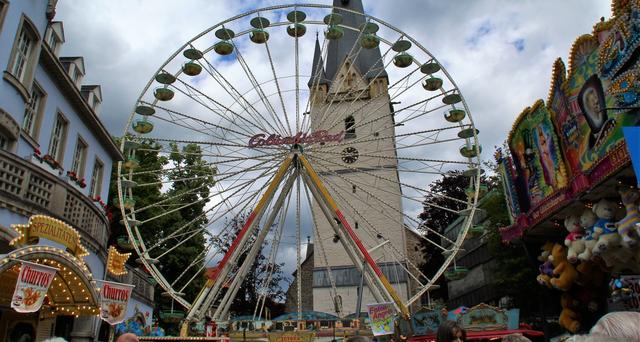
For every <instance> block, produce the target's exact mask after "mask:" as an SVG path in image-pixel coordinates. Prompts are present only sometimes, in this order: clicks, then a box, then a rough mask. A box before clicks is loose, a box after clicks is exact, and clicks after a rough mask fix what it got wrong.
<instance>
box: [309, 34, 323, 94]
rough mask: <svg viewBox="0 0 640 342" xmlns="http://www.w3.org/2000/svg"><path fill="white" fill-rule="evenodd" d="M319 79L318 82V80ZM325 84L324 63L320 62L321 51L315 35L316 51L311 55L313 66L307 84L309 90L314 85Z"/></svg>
mask: <svg viewBox="0 0 640 342" xmlns="http://www.w3.org/2000/svg"><path fill="white" fill-rule="evenodd" d="M318 78H319V80H318ZM319 84H327V75H326V74H325V72H324V61H323V60H322V50H321V49H320V41H319V40H318V34H317V33H316V50H315V52H314V53H313V65H312V66H311V78H310V79H309V83H308V84H307V85H308V86H309V88H311V87H313V86H314V85H319Z"/></svg>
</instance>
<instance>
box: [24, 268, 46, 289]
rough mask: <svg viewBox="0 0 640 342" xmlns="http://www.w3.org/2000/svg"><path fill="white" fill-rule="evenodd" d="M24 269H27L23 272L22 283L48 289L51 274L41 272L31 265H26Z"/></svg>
mask: <svg viewBox="0 0 640 342" xmlns="http://www.w3.org/2000/svg"><path fill="white" fill-rule="evenodd" d="M23 267H24V268H25V269H24V272H22V279H21V280H22V282H24V283H27V284H31V285H36V286H41V287H46V286H47V284H49V283H50V281H49V280H50V279H51V277H52V275H51V274H49V273H46V272H40V271H38V270H36V269H34V268H33V267H31V266H29V265H24V266H23Z"/></svg>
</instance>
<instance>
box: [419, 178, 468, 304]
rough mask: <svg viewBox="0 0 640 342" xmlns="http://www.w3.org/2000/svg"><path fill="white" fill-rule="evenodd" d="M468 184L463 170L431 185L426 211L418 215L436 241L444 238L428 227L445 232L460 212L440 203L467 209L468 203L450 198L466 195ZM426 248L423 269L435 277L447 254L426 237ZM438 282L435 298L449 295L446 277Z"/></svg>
mask: <svg viewBox="0 0 640 342" xmlns="http://www.w3.org/2000/svg"><path fill="white" fill-rule="evenodd" d="M468 186H469V177H467V176H464V175H463V174H462V172H452V173H451V174H449V175H445V176H443V177H442V178H440V179H438V180H436V181H434V182H433V183H431V184H430V185H429V194H428V195H427V196H425V200H424V202H423V203H424V208H423V211H422V213H420V214H419V215H418V218H420V219H421V220H422V221H423V224H421V225H420V227H421V228H422V232H423V233H424V234H425V235H426V236H427V237H429V239H431V240H435V241H436V242H439V241H440V238H439V237H438V236H437V235H436V234H434V233H432V232H430V231H429V230H427V228H426V227H428V228H429V229H430V230H434V231H436V232H438V233H440V234H444V231H445V229H446V228H447V226H449V225H450V224H451V223H453V221H455V220H456V219H457V218H458V215H457V214H455V213H453V212H451V211H448V210H444V209H440V208H439V207H443V208H449V209H453V210H462V209H464V208H465V207H466V204H465V203H461V202H459V201H454V200H451V199H450V198H456V199H465V198H466V194H465V189H466V188H467V187H468ZM447 197H449V198H447ZM422 252H423V253H424V260H425V263H424V264H422V265H421V271H422V273H424V274H425V275H426V276H427V277H431V276H432V275H434V274H435V273H436V272H437V271H438V270H439V269H440V267H441V265H442V263H443V262H444V260H445V256H444V255H443V254H442V249H440V248H439V247H437V246H434V245H433V244H432V243H430V242H428V241H426V240H422ZM436 283H438V284H439V285H440V288H439V289H438V290H434V291H432V292H431V295H432V298H438V297H439V298H442V299H446V298H447V296H448V291H447V285H446V283H445V281H444V279H443V278H442V277H441V278H440V279H438V280H437V282H436Z"/></svg>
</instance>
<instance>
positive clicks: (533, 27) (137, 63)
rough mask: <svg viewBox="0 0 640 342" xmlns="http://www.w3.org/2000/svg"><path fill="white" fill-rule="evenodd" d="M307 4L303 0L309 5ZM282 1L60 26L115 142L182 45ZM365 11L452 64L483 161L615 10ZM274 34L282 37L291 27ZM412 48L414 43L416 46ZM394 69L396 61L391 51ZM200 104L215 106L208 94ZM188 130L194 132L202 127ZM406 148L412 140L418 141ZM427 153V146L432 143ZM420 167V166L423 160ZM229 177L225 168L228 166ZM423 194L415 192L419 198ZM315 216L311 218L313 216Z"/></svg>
mask: <svg viewBox="0 0 640 342" xmlns="http://www.w3.org/2000/svg"><path fill="white" fill-rule="evenodd" d="M310 2H311V1H303V3H310ZM322 3H324V4H330V3H331V2H330V1H323V2H322ZM275 4H278V2H276V1H273V0H269V1H219V0H216V1H212V0H189V1H180V2H177V1H171V0H162V1H159V0H137V1H130V0H112V1H106V0H102V1H82V0H64V1H60V2H59V3H58V8H57V15H56V20H61V21H63V22H64V27H65V36H66V39H67V42H66V43H65V45H64V46H63V49H62V54H61V55H63V56H64V55H81V56H84V57H85V63H86V70H87V76H86V77H85V80H86V83H87V84H89V83H90V84H101V85H102V89H103V95H104V103H103V107H102V114H101V117H102V119H103V121H104V123H105V125H106V126H107V128H108V129H109V131H110V132H111V133H112V134H113V135H121V134H122V132H123V127H124V125H125V123H126V122H127V120H128V118H129V114H130V112H131V109H132V108H133V107H134V104H135V102H136V99H137V98H138V96H139V95H140V93H141V92H142V90H143V89H144V88H145V86H146V84H147V82H149V80H150V79H152V77H153V75H154V74H155V73H156V70H158V68H160V67H161V65H162V64H163V63H164V62H165V61H166V60H167V59H168V58H169V57H170V56H171V55H172V54H173V53H174V52H175V51H177V50H178V49H179V48H180V47H181V46H182V45H183V44H185V43H186V42H188V41H189V40H190V39H192V38H193V37H194V36H196V35H197V34H199V33H200V32H202V31H203V30H204V29H206V28H208V27H211V26H212V25H215V24H216V23H219V22H221V21H223V20H226V19H227V18H230V17H232V16H234V15H236V14H239V13H241V12H242V11H247V10H252V9H255V8H257V7H262V6H270V5H275ZM365 8H366V10H367V11H368V13H369V14H371V15H373V16H375V17H377V18H380V19H382V20H384V21H386V22H388V23H391V24H392V25H395V26H397V27H398V28H399V29H401V30H403V31H404V32H406V33H407V34H408V35H409V36H411V37H413V38H415V39H416V40H417V41H418V42H420V43H421V44H422V45H423V46H424V47H426V48H427V49H428V51H429V52H430V53H432V54H433V55H434V56H435V57H436V58H437V59H438V60H439V61H440V62H441V63H442V64H443V65H444V66H445V67H446V69H447V71H448V72H449V73H450V74H451V76H452V78H453V80H454V81H455V82H456V84H457V86H458V87H459V89H461V91H462V94H463V95H464V96H465V99H466V101H467V103H468V105H469V107H470V109H471V112H472V114H473V117H474V121H475V123H476V126H477V128H479V130H480V141H481V143H482V145H483V146H484V158H485V159H488V158H492V152H493V146H495V145H500V144H501V142H502V141H503V140H504V139H505V137H506V135H507V132H508V130H509V129H510V128H511V125H512V123H513V121H514V119H515V117H516V116H517V115H518V114H519V113H520V112H521V111H522V109H523V108H525V107H527V106H529V105H531V104H533V103H534V102H535V100H536V99H538V98H543V99H546V96H547V91H548V88H549V82H550V77H551V66H552V63H553V61H554V60H555V59H556V58H557V57H563V58H564V59H565V61H566V56H567V55H568V53H569V49H570V47H571V44H572V42H573V41H574V40H575V39H576V38H577V37H578V36H579V35H581V34H585V33H590V32H591V28H592V26H593V24H594V23H596V22H597V21H598V20H599V18H600V17H601V16H607V17H608V16H609V15H610V6H609V3H608V1H601V0H571V1H562V2H558V1H551V0H547V1H513V2H506V1H497V0H483V1H473V2H470V1H464V2H462V1H424V0H405V1H373V0H368V1H367V0H365ZM287 11H288V9H287ZM284 13H285V12H284V11H280V12H277V13H275V14H273V16H272V17H270V19H272V20H278V18H280V19H279V20H282V18H281V17H282V15H283V14H284ZM311 14H314V13H313V11H311V12H309V15H310V16H311ZM229 25H233V24H229ZM233 28H234V29H236V30H241V29H237V28H235V27H233ZM270 30H284V28H283V27H279V28H272V29H270ZM315 30H316V28H315V27H313V26H309V31H308V32H307V35H306V36H305V39H302V40H300V43H301V44H302V45H301V46H302V48H301V49H300V51H301V57H300V63H301V65H302V66H301V70H303V72H304V73H307V74H308V73H309V70H310V69H311V59H312V54H313V43H314V40H313V37H314V35H313V34H314V33H315ZM385 32H387V31H385ZM382 33H383V32H382V31H381V34H382ZM215 41H216V38H215V37H213V35H212V34H211V33H209V34H207V35H205V36H204V37H203V38H201V39H200V40H198V41H196V42H195V43H194V44H195V45H196V47H198V48H201V49H203V48H205V47H207V46H209V45H210V44H213V43H214V42H215ZM292 42H293V41H292V39H291V38H290V37H288V36H286V34H280V35H276V34H272V38H271V39H270V41H269V46H270V49H271V51H270V52H271V54H272V56H273V59H274V61H275V68H276V72H277V73H278V76H283V75H292V72H291V70H293V69H292V68H293V65H294V64H295V61H294V54H293V43H292ZM237 44H240V45H239V48H240V50H242V51H243V57H244V58H245V59H246V60H247V61H248V62H249V63H250V67H251V69H252V72H253V73H254V75H255V77H256V79H257V80H258V81H259V82H262V81H265V80H270V79H272V78H273V75H272V70H271V66H270V64H269V63H268V58H266V57H265V55H266V52H265V50H264V47H263V46H260V45H253V44H252V43H250V42H248V40H238V42H237ZM249 47H250V48H249ZM415 50H416V49H415V48H414V50H412V51H415ZM415 54H416V57H419V58H421V60H422V61H425V60H426V57H425V55H420V53H419V52H415ZM181 62H182V59H180V58H178V59H176V62H174V63H172V64H169V65H168V66H167V67H166V68H167V70H172V71H175V70H177V68H178V67H179V63H181ZM386 62H390V56H389V57H388V58H387V59H386ZM213 65H214V67H216V68H217V69H219V70H221V72H222V73H223V74H224V75H226V77H228V78H229V79H230V81H232V82H233V83H234V85H235V86H236V87H237V90H238V91H239V92H240V93H243V94H244V93H245V92H247V93H246V98H247V100H248V101H249V102H252V105H253V106H254V107H255V108H256V111H257V113H256V114H260V115H265V116H267V115H269V114H268V112H269V110H268V108H266V107H265V106H264V104H263V103H262V102H261V101H259V97H258V96H257V92H255V89H254V86H253V85H252V84H251V82H249V81H248V78H247V77H246V76H245V71H244V70H243V69H242V67H241V65H240V63H238V62H237V61H235V59H232V60H229V59H221V60H216V61H214V62H213ZM171 68H173V69H171ZM286 70H289V71H286ZM387 71H388V72H389V75H390V79H391V83H393V82H395V80H397V79H398V78H399V77H400V71H399V70H397V69H395V68H394V67H393V66H391V67H389V68H388V69H387ZM293 80H294V79H293V78H288V79H283V80H281V83H280V84H279V86H280V87H281V89H282V90H293V89H295V83H294V81H293ZM415 80H417V79H416V78H415V77H414V78H413V79H411V81H415ZM300 82H301V87H302V88H303V90H305V91H304V92H303V93H302V98H301V107H302V108H304V106H305V104H306V83H307V78H306V77H302V78H301V81H300ZM189 84H190V85H193V86H194V87H195V88H197V89H199V90H201V91H202V92H203V93H206V94H216V96H221V95H224V97H226V99H227V100H230V99H233V96H232V95H228V94H226V93H222V92H221V90H220V88H219V86H218V83H217V82H216V81H214V80H213V79H212V78H210V77H204V76H203V77H198V78H196V79H191V80H190V81H189ZM261 87H263V90H264V92H265V93H266V94H267V95H268V96H269V99H270V101H271V103H272V104H273V105H274V108H275V109H276V111H279V112H280V113H281V111H280V104H279V98H278V97H277V96H275V95H274V94H275V92H276V84H275V83H273V82H270V83H265V84H263V85H262V86H261ZM221 93H222V94H221ZM424 94H425V93H424V91H423V90H422V88H421V87H420V86H419V85H417V86H416V87H415V88H414V89H410V91H408V92H407V93H406V94H404V95H403V97H402V98H401V100H402V101H405V102H404V103H405V104H406V103H411V102H410V101H415V99H417V98H420V97H424ZM284 99H285V101H286V102H287V104H288V105H287V111H288V112H289V113H292V112H293V111H294V109H295V106H294V104H295V93H294V92H286V93H284ZM186 100H187V99H186V98H185V97H184V96H182V95H181V94H177V95H176V98H175V101H174V103H176V104H178V105H183V107H184V108H187V109H188V110H189V113H191V114H193V116H195V117H198V118H201V119H204V120H208V121H210V122H212V123H215V124H218V125H220V126H224V127H227V126H231V125H237V126H236V128H237V129H238V130H243V129H247V130H251V129H254V127H252V124H253V123H255V122H256V121H259V120H255V119H253V118H251V119H250V120H249V121H248V122H242V121H241V120H239V119H237V118H235V117H234V116H233V115H231V114H229V113H225V115H229V117H230V118H233V119H232V120H227V119H225V118H222V117H221V116H220V115H218V116H216V114H213V113H212V112H210V111H208V110H206V109H205V108H204V106H202V105H199V104H195V103H191V104H189V103H187V101H186ZM203 101H205V103H207V104H208V105H210V106H213V105H212V104H211V102H208V100H207V99H204V100H203ZM230 102H232V101H230ZM230 102H227V103H230ZM435 105H436V104H429V106H431V107H425V108H424V109H427V108H433V106H435ZM399 106H402V104H401V105H399ZM243 107H246V104H239V103H234V104H231V105H229V108H230V109H232V110H236V111H242V110H243ZM397 108H398V107H397ZM397 108H396V109H397ZM221 110H224V109H221ZM303 110H304V109H303ZM441 112H442V110H438V111H436V112H435V115H434V116H433V118H425V119H424V121H421V124H424V125H440V126H441V125H442V121H443V120H442V117H441ZM406 115H408V114H406ZM436 116H437V117H436ZM405 117H406V116H405ZM230 121H234V122H233V123H232V122H230ZM154 122H156V125H157V127H158V130H157V131H158V132H162V134H164V135H165V136H166V137H173V138H180V139H188V140H204V139H210V140H212V138H211V137H207V135H206V134H204V133H203V134H197V135H196V134H192V135H190V136H188V137H184V136H181V134H182V133H181V132H180V131H178V130H175V129H174V130H172V129H170V128H169V127H170V126H169V125H166V124H162V123H161V122H158V121H154ZM189 124H192V125H195V123H194V122H190V123H189ZM440 126H435V127H440ZM198 128H199V129H201V130H203V131H204V130H207V129H208V130H209V132H210V130H211V129H212V128H211V126H208V127H205V126H203V125H200V126H198ZM403 129H409V131H410V130H411V129H414V128H413V127H406V126H405V127H402V128H398V132H402V131H403ZM216 134H218V133H216ZM214 135H215V134H214ZM227 138H228V137H227ZM232 140H233V139H232ZM234 141H235V142H239V141H241V140H240V136H239V135H236V136H235V140H234ZM409 141H413V142H415V140H409ZM459 145H460V141H456V142H453V143H450V144H443V145H441V146H440V145H439V146H438V150H436V152H437V157H438V159H448V158H451V159H454V158H458V157H457V155H458V152H457V148H458V146H459ZM209 151H211V152H217V151H222V152H224V153H227V154H235V153H238V154H239V153H247V154H249V153H255V151H240V152H238V151H237V149H234V148H229V147H226V148H225V147H222V148H219V149H217V150H214V149H213V148H210V149H209ZM420 151H422V150H421V149H412V150H411V151H410V152H412V153H417V152H420ZM425 151H428V150H427V149H426V148H425ZM407 165H409V163H407ZM411 165H412V166H411V167H413V165H416V164H411ZM220 171H221V172H224V171H225V170H224V167H223V166H221V170H220ZM256 174H257V173H256ZM412 177H413V178H405V179H403V180H406V181H407V182H411V184H417V183H414V182H418V181H420V184H422V186H426V184H427V183H428V182H425V180H429V179H432V178H427V176H422V177H423V178H422V179H418V178H417V177H418V176H412ZM229 184H231V183H229ZM254 189H255V187H254ZM415 195H416V194H415V193H412V196H415ZM221 200H222V198H221V197H220V196H216V197H215V203H218V202H219V201H221ZM210 205H213V203H212V204H210ZM417 210H419V208H417V207H415V206H414V207H412V208H410V209H407V211H408V212H409V215H412V216H414V215H415V213H416V212H417ZM306 219H307V220H309V218H306ZM287 222H293V218H292V217H291V213H289V214H288V219H287ZM288 225H289V224H288ZM306 235H307V233H306V232H305V233H303V240H304V236H306ZM281 253H282V259H281V260H287V261H291V260H292V259H295V249H291V247H290V246H289V247H287V248H285V249H283V250H282V251H281ZM290 271H292V269H291V268H289V267H287V268H286V272H287V273H290Z"/></svg>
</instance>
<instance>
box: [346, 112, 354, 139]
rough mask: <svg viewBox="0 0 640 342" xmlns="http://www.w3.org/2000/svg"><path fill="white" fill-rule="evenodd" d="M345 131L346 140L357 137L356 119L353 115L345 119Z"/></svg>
mask: <svg viewBox="0 0 640 342" xmlns="http://www.w3.org/2000/svg"><path fill="white" fill-rule="evenodd" d="M344 131H345V135H344V137H345V139H351V138H355V137H356V119H354V118H353V116H352V115H349V116H347V118H346V119H344Z"/></svg>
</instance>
